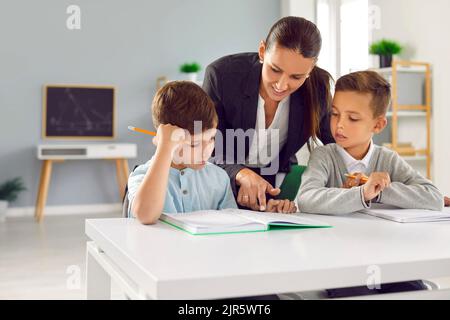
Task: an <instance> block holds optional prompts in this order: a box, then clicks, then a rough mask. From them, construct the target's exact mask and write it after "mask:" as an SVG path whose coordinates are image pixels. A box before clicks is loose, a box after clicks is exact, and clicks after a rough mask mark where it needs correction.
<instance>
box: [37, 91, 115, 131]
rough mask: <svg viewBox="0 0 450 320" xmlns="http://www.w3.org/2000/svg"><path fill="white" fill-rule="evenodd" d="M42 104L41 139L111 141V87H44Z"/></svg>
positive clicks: (113, 97)
mask: <svg viewBox="0 0 450 320" xmlns="http://www.w3.org/2000/svg"><path fill="white" fill-rule="evenodd" d="M42 104H43V117H42V120H43V121H42V135H43V138H44V139H75V140H90V139H91V140H92V139H94V140H109V139H114V138H115V125H114V123H115V114H116V89H115V87H114V86H93V85H45V86H44V93H43V103H42Z"/></svg>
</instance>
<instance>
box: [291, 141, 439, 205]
mask: <svg viewBox="0 0 450 320" xmlns="http://www.w3.org/2000/svg"><path fill="white" fill-rule="evenodd" d="M369 172H387V173H389V175H390V177H391V181H392V184H391V185H390V186H389V187H388V188H386V189H385V190H384V191H383V192H382V193H381V194H380V196H379V197H377V199H376V200H374V201H373V202H377V203H384V204H389V205H393V206H396V207H400V208H404V209H429V210H436V211H442V210H443V208H444V197H443V195H442V194H441V193H440V192H439V190H438V189H437V188H436V187H435V186H434V185H433V184H432V183H431V181H429V180H427V179H425V178H424V177H422V176H421V175H420V173H418V172H417V171H416V170H414V169H413V168H412V167H411V166H410V165H409V164H408V163H406V161H405V160H404V159H402V158H401V157H400V156H399V155H398V154H397V153H396V152H394V151H392V150H389V149H387V148H384V147H380V146H375V150H374V152H373V154H372V158H371V160H370V165H369ZM347 173H349V172H347V168H346V166H345V164H344V160H343V159H342V157H341V155H340V154H339V153H338V150H337V145H336V144H329V145H326V146H323V147H317V148H316V149H314V150H313V152H312V153H311V157H310V159H309V163H308V168H307V170H306V171H305V173H304V174H303V176H302V184H301V186H300V191H299V194H298V196H297V205H298V208H299V209H300V211H301V212H304V213H317V214H347V213H353V212H356V211H360V210H363V209H366V208H369V207H370V204H371V203H366V202H364V197H363V192H362V187H356V188H352V189H343V188H342V185H343V184H344V181H345V180H346V179H347V178H346V177H345V174H347Z"/></svg>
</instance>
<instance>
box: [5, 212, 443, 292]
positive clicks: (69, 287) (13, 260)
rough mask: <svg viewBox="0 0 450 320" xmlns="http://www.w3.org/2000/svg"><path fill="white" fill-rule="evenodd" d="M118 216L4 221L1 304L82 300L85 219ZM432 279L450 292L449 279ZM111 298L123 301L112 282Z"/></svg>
mask: <svg viewBox="0 0 450 320" xmlns="http://www.w3.org/2000/svg"><path fill="white" fill-rule="evenodd" d="M120 216H121V214H120V213H119V212H117V213H111V214H101V215H99V214H96V215H94V214H93V215H76V216H75V215H73V216H67V215H66V216H48V217H46V218H45V220H44V222H43V223H42V224H41V225H39V224H37V223H36V222H35V221H34V219H32V218H8V219H7V220H6V222H4V223H0V300H2V299H58V300H61V299H64V300H67V299H85V279H86V270H85V268H86V263H85V262H86V257H85V254H86V253H85V248H86V241H87V240H88V238H87V237H86V236H85V234H84V220H85V219H88V218H116V217H120ZM432 281H434V282H436V283H438V284H439V285H440V286H441V287H445V288H450V279H438V280H432ZM111 298H112V299H124V298H125V297H124V296H123V294H122V293H121V292H120V290H119V289H118V287H117V286H116V285H115V284H114V283H112V284H111Z"/></svg>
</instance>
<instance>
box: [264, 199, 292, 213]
mask: <svg viewBox="0 0 450 320" xmlns="http://www.w3.org/2000/svg"><path fill="white" fill-rule="evenodd" d="M297 211H298V210H297V206H296V205H295V202H293V201H289V200H275V199H270V200H269V202H267V208H266V212H278V213H296V212H297Z"/></svg>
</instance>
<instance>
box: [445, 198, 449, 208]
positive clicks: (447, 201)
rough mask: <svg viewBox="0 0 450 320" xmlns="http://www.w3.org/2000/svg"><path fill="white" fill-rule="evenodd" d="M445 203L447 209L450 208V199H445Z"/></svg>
mask: <svg viewBox="0 0 450 320" xmlns="http://www.w3.org/2000/svg"><path fill="white" fill-rule="evenodd" d="M444 203H445V206H446V207H450V198H449V197H444Z"/></svg>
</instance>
